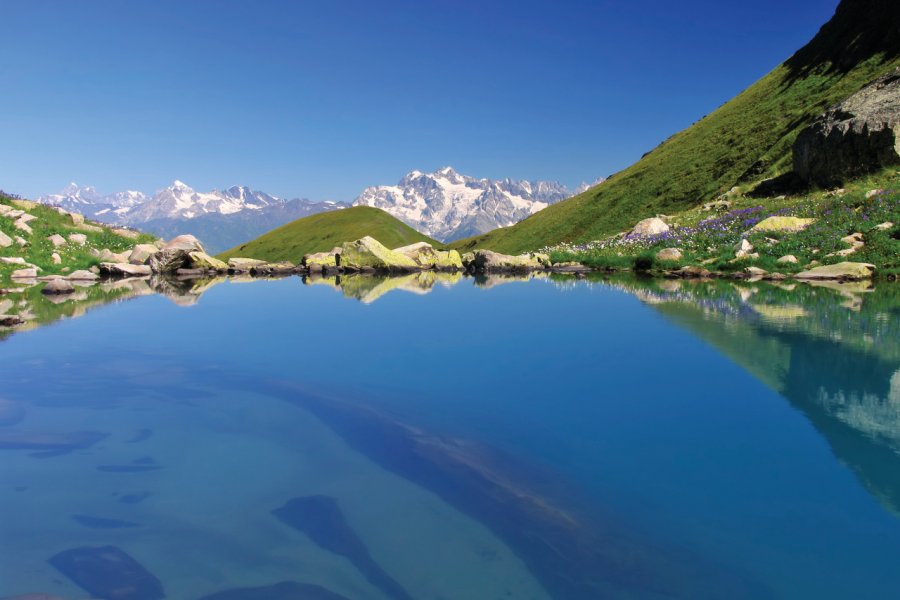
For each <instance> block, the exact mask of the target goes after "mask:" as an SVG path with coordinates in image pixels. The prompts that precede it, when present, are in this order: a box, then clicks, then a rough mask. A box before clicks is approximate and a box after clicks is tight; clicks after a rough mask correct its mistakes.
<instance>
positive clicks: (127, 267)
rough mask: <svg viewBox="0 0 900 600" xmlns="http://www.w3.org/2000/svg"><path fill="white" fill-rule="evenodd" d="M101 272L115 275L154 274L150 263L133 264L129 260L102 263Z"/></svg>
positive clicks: (136, 275) (137, 275)
mask: <svg viewBox="0 0 900 600" xmlns="http://www.w3.org/2000/svg"><path fill="white" fill-rule="evenodd" d="M100 272H101V273H103V274H105V275H112V276H115V277H146V276H148V275H152V274H153V270H152V269H151V268H150V266H149V265H133V264H131V263H127V262H120V263H108V262H102V263H100Z"/></svg>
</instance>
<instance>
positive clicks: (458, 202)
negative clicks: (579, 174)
mask: <svg viewBox="0 0 900 600" xmlns="http://www.w3.org/2000/svg"><path fill="white" fill-rule="evenodd" d="M571 196H572V192H570V191H569V189H568V188H567V187H566V186H564V185H562V184H560V183H558V182H555V181H516V180H512V179H502V180H497V181H494V180H490V179H476V178H474V177H469V176H468V175H461V174H459V173H457V172H456V171H454V170H453V168H452V167H444V168H443V169H438V170H437V171H435V172H433V173H423V172H421V171H412V172H411V173H409V174H407V175H406V176H405V177H404V178H403V179H401V180H400V182H399V183H398V184H397V185H379V186H373V187H369V188H366V189H365V190H363V192H362V193H361V194H360V195H359V196H358V197H357V198H356V200H355V201H354V202H353V204H354V206H372V207H375V208H380V209H382V210H384V211H386V212H388V213H390V214H391V215H393V216H395V217H397V218H398V219H400V220H401V221H403V222H404V223H406V224H407V225H410V226H411V227H414V228H415V229H417V230H419V231H422V232H424V233H426V234H428V235H430V236H432V237H434V238H437V239H439V240H443V241H449V240H456V239H459V238H462V237H466V236H470V235H476V234H479V233H485V232H488V231H491V230H492V229H496V228H498V227H508V226H510V225H513V224H514V223H517V222H519V221H521V220H522V219H524V218H525V217H528V216H529V215H532V214H534V213H536V212H538V211H540V210H542V209H544V208H546V207H547V206H549V205H550V204H553V203H556V202H559V201H560V200H564V199H566V198H569V197H571Z"/></svg>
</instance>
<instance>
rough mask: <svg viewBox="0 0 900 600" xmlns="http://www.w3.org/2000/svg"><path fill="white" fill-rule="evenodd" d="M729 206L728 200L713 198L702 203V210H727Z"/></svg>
mask: <svg viewBox="0 0 900 600" xmlns="http://www.w3.org/2000/svg"><path fill="white" fill-rule="evenodd" d="M729 208H731V201H730V200H714V201H713V202H707V203H706V204H704V205H703V210H728V209H729Z"/></svg>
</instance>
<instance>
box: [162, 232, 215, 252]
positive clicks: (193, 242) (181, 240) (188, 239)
mask: <svg viewBox="0 0 900 600" xmlns="http://www.w3.org/2000/svg"><path fill="white" fill-rule="evenodd" d="M161 250H184V251H186V252H206V250H204V249H203V246H202V245H201V244H200V240H198V239H197V238H195V237H194V236H192V235H179V236H178V237H174V238H172V239H171V240H169V242H168V243H167V244H166V245H164V246H163V247H162V248H161Z"/></svg>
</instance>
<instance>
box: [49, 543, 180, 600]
mask: <svg viewBox="0 0 900 600" xmlns="http://www.w3.org/2000/svg"><path fill="white" fill-rule="evenodd" d="M48 562H49V563H50V564H51V565H52V566H53V567H54V568H56V569H57V570H58V571H59V572H60V573H62V574H63V575H65V576H66V577H68V578H69V579H71V580H72V581H73V582H75V584H76V585H78V586H79V587H80V588H82V589H84V590H85V591H86V592H87V593H89V594H91V595H92V596H94V597H96V598H106V599H108V600H162V599H163V598H165V597H166V594H165V592H164V590H163V586H162V583H160V581H159V579H157V578H156V577H155V576H154V575H153V574H151V573H150V572H149V571H147V570H146V569H145V568H144V567H143V566H141V564H140V563H138V562H137V561H136V560H135V559H134V558H132V557H131V556H130V555H128V554H126V553H125V552H124V551H122V550H120V549H119V548H116V547H115V546H102V547H98V548H95V547H87V546H84V547H80V548H73V549H71V550H66V551H64V552H60V553H59V554H56V555H54V556H52V557H51V558H50V559H49V561H48Z"/></svg>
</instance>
